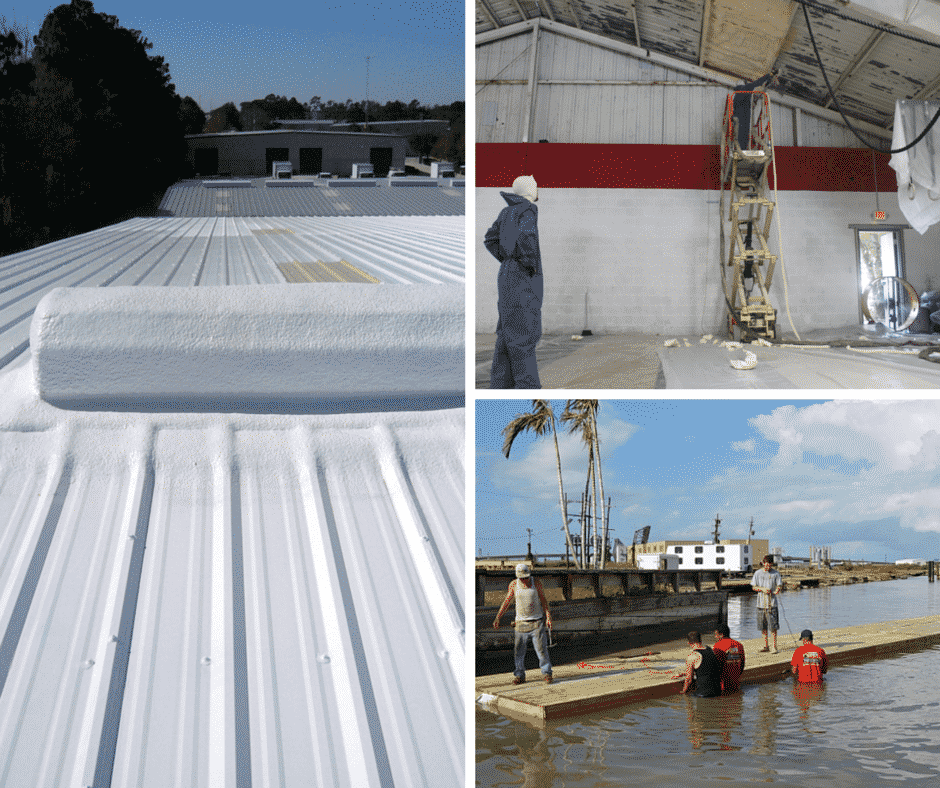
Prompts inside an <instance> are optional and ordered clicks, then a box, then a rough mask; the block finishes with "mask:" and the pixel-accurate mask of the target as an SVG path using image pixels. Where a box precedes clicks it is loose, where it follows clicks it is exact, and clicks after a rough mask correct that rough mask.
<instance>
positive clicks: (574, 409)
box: [561, 399, 607, 569]
mask: <svg viewBox="0 0 940 788" xmlns="http://www.w3.org/2000/svg"><path fill="white" fill-rule="evenodd" d="M599 407H600V403H599V401H598V400H596V399H574V400H568V402H567V403H566V404H565V410H564V413H562V415H561V420H562V421H563V422H568V424H569V426H568V432H572V433H573V432H578V433H580V434H581V440H582V441H584V443H585V445H586V446H587V447H588V481H587V483H588V485H590V484H591V482H592V481H593V484H594V496H593V497H594V545H595V559H594V564H595V566H598V565H599V566H600V568H601V569H603V568H604V566H605V565H606V563H607V517H606V515H604V516H603V525H602V528H601V541H600V559H599V560H598V558H597V552H598V551H597V544H598V534H597V520H598V512H597V484H598V481H600V487H601V490H600V493H601V494H600V504H601V512H602V513H604V512H605V507H606V499H605V498H604V474H603V473H602V471H601V444H600V438H599V437H598V434H597V409H598V408H599Z"/></svg>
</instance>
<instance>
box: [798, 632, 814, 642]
mask: <svg viewBox="0 0 940 788" xmlns="http://www.w3.org/2000/svg"><path fill="white" fill-rule="evenodd" d="M812 639H813V632H812V630H809V629H804V630H803V631H802V632H800V640H812Z"/></svg>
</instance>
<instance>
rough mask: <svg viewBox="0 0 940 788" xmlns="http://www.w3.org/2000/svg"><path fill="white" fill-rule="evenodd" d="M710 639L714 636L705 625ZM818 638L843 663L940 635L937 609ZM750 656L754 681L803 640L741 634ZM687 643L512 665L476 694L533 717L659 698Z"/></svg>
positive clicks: (672, 682) (674, 681) (480, 682)
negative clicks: (768, 642) (521, 672)
mask: <svg viewBox="0 0 940 788" xmlns="http://www.w3.org/2000/svg"><path fill="white" fill-rule="evenodd" d="M702 634H703V638H704V640H705V642H706V644H707V645H711V644H712V643H713V642H714V640H713V638H712V637H711V634H710V633H704V632H703V633H702ZM814 636H815V637H814V642H815V644H816V645H817V646H820V647H822V648H823V649H824V650H825V652H826V654H827V655H828V657H829V672H830V674H831V673H832V671H833V668H836V669H837V668H838V666H839V665H844V664H847V663H858V662H864V661H867V660H872V659H884V658H887V657H892V656H895V655H897V654H901V653H904V652H909V651H916V650H919V649H922V648H926V647H928V646H930V645H932V644H934V643H940V616H927V617H925V618H913V619H905V620H902V621H888V622H882V623H880V624H865V625H862V626H857V627H846V628H843V629H829V630H820V631H818V632H815V633H814ZM742 643H743V645H744V652H745V656H746V663H745V670H744V675H743V677H742V683H756V682H760V681H767V680H771V679H775V678H781V677H782V676H784V675H788V674H789V670H790V657H791V656H792V655H793V651H794V649H795V648H796V647H797V646H798V645H800V643H799V642H797V643H794V640H793V638H791V637H790V636H789V635H783V634H782V633H778V643H777V645H778V647H779V649H780V651H779V653H777V654H774V653H766V652H765V653H761V652H760V651H759V649H760V648H762V647H763V645H764V641H763V638H756V639H752V640H744V641H742ZM687 654H688V651H687V650H686V649H681V650H672V651H664V652H661V653H657V652H653V654H652V655H651V656H634V657H628V658H623V657H603V658H600V657H599V658H597V659H594V660H592V661H590V662H582V663H579V664H577V665H561V666H558V667H556V668H554V679H555V680H554V682H553V683H552V684H545V683H544V682H543V681H542V677H541V674H540V673H539V671H538V669H535V670H530V671H528V672H527V674H526V679H527V682H526V683H525V684H521V685H518V686H514V685H513V684H512V678H513V676H512V673H501V674H498V675H493V676H480V677H478V678H477V680H476V699H477V702H479V703H481V704H483V705H484V707H485V708H487V709H489V710H490V711H494V712H497V713H500V714H503V715H504V716H506V717H511V718H513V719H520V720H524V721H526V722H529V723H534V724H536V725H538V724H540V723H545V722H546V721H548V720H555V719H560V718H563V717H569V716H572V715H578V714H590V713H593V712H599V711H604V710H606V709H611V708H615V707H617V706H624V705H627V704H629V703H636V702H639V701H644V700H650V699H652V698H661V697H665V696H667V695H673V694H675V693H677V692H680V691H681V690H682V683H683V681H682V677H683V674H684V667H685V658H686V655H687Z"/></svg>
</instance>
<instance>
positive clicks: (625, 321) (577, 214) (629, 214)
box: [476, 155, 940, 334]
mask: <svg viewBox="0 0 940 788" xmlns="http://www.w3.org/2000/svg"><path fill="white" fill-rule="evenodd" d="M477 160H478V161H479V155H478V159H477ZM505 190H506V191H510V189H509V188H508V187H507V188H506V189H505ZM500 191H501V190H500V189H498V188H478V189H477V190H476V217H477V218H476V233H477V238H478V239H482V237H483V235H484V234H485V232H486V230H487V229H488V228H489V226H490V224H491V223H492V222H493V220H494V219H495V217H496V216H497V214H498V213H499V211H500V210H501V209H502V208H503V207H504V206H505V201H504V200H503V199H502V197H501V196H500ZM718 200H719V192H717V191H714V190H696V189H592V188H547V189H546V188H540V189H539V201H538V208H539V235H540V245H541V252H542V264H543V268H544V276H545V297H544V303H543V308H542V324H543V331H544V333H546V334H552V333H566V334H567V333H580V332H581V330H582V329H583V328H590V329H591V330H592V331H595V332H606V333H629V332H640V333H650V334H699V333H702V334H705V333H714V334H718V333H723V332H724V331H725V306H724V301H723V297H722V291H721V268H720V265H719V260H720V255H719V244H720V238H719V207H718ZM880 201H881V205H882V207H885V208H887V209H888V211H889V213H890V214H891V216H892V219H894V218H898V219H901V217H900V212H899V211H898V209H897V193H896V192H892V193H882V194H881V195H880ZM779 209H780V216H781V220H782V222H783V262H784V265H785V266H786V275H787V281H788V285H789V300H790V313H791V315H792V317H793V321H794V323H795V325H796V328H797V330H798V331H800V332H801V333H802V332H804V331H809V330H812V329H816V328H835V327H839V326H845V325H853V324H856V323H858V322H859V299H858V295H857V289H858V285H857V266H856V249H855V234H854V231H853V230H851V229H849V225H850V224H859V223H865V222H866V221H867V217H868V216H869V214H870V213H871V211H872V210H873V209H874V194H872V193H870V192H816V191H785V192H780V194H779ZM904 244H905V255H906V260H907V272H908V279H909V281H910V282H911V284H912V285H913V286H914V287H915V288H916V289H917V290H918V292H922V291H923V290H925V289H933V288H936V287H940V230H938V228H937V227H936V226H935V227H933V228H931V229H930V230H928V232H927V233H926V234H925V235H924V236H920V235H918V233H916V232H914V231H913V230H906V231H905V232H904ZM770 246H771V249H772V251H773V252H774V253H777V251H778V250H777V236H776V227H775V226H774V227H773V228H772V231H771V238H770ZM476 249H477V252H476V321H477V323H476V325H477V331H478V332H481V333H491V332H493V331H495V329H496V321H497V311H496V301H497V293H496V275H497V273H498V270H499V265H498V263H497V262H496V260H495V258H493V257H492V256H490V254H489V253H488V252H487V251H486V249H485V248H483V246H482V244H481V243H480V244H478V245H477V246H476ZM781 274H782V271H781V268H780V266H779V265H778V267H777V270H776V272H775V274H774V280H773V284H772V286H771V291H770V294H771V301H772V303H773V304H774V306H775V307H776V308H777V311H778V325H779V326H780V327H781V331H782V332H785V333H786V332H790V330H791V329H790V327H789V323H788V321H787V319H786V315H785V310H784V297H783V296H784V294H783V277H782V275H781ZM585 305H587V319H586V320H585Z"/></svg>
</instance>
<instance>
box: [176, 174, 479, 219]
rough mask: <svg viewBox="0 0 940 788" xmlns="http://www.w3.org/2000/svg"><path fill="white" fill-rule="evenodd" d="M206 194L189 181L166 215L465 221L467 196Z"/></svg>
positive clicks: (416, 191)
mask: <svg viewBox="0 0 940 788" xmlns="http://www.w3.org/2000/svg"><path fill="white" fill-rule="evenodd" d="M264 183H265V182H264V179H256V180H254V181H253V182H252V187H251V188H245V187H240V188H231V189H225V188H211V189H209V188H206V187H204V186H203V185H202V181H184V182H181V183H177V184H175V185H173V186H171V187H170V188H169V189H167V192H166V194H164V196H163V200H162V201H161V202H160V210H161V211H165V212H167V213H168V214H170V215H172V216H463V215H464V212H465V201H464V190H463V189H459V188H453V187H451V186H439V187H437V188H409V187H407V186H398V187H396V188H391V187H389V186H388V185H384V184H383V185H379V186H376V187H374V188H371V189H329V188H326V187H324V186H320V185H316V183H315V182H313V181H311V182H310V185H309V186H293V187H292V188H283V187H281V188H275V187H267V186H265V185H264Z"/></svg>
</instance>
